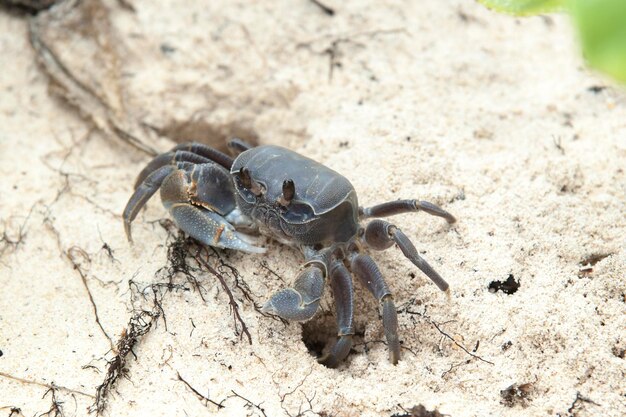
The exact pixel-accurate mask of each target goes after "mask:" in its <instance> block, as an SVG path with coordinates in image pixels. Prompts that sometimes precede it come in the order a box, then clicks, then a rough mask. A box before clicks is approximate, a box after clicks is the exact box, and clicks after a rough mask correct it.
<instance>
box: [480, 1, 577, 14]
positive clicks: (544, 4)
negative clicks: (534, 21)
mask: <svg viewBox="0 0 626 417" xmlns="http://www.w3.org/2000/svg"><path fill="white" fill-rule="evenodd" d="M478 1H479V2H480V3H482V4H484V5H485V6H487V7H489V8H490V9H494V10H497V11H499V12H504V13H511V14H514V15H518V16H526V15H531V14H539V13H547V12H554V11H558V10H561V9H563V6H564V5H565V3H566V2H567V0H478Z"/></svg>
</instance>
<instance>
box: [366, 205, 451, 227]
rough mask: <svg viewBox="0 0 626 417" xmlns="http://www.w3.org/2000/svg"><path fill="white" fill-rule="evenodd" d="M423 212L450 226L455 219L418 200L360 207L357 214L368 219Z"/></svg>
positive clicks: (440, 209)
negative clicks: (444, 221) (442, 220)
mask: <svg viewBox="0 0 626 417" xmlns="http://www.w3.org/2000/svg"><path fill="white" fill-rule="evenodd" d="M417 211H424V212H426V213H428V214H430V215H433V216H437V217H443V218H444V219H446V221H447V222H448V223H450V224H452V223H455V222H456V218H455V217H454V216H453V215H452V214H450V213H448V212H447V211H445V210H444V209H442V208H441V207H439V206H436V205H434V204H433V203H429V202H428V201H418V200H396V201H389V202H387V203H382V204H378V205H376V206H372V207H365V208H363V207H361V208H359V212H360V213H361V215H362V217H363V218H365V219H367V218H370V217H387V216H393V215H395V214H403V213H413V212H417Z"/></svg>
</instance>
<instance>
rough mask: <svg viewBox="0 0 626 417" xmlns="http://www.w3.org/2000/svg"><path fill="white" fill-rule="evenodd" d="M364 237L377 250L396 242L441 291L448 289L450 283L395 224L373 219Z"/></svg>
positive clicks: (405, 254)
mask: <svg viewBox="0 0 626 417" xmlns="http://www.w3.org/2000/svg"><path fill="white" fill-rule="evenodd" d="M364 238H365V243H367V245H368V246H370V247H371V248H373V249H376V250H385V249H387V248H388V247H390V246H391V245H393V244H394V243H396V244H397V245H398V247H399V248H400V250H401V251H402V253H403V254H404V256H406V257H407V258H408V259H409V260H410V261H411V262H413V264H414V265H415V266H417V267H418V268H419V269H420V270H421V271H422V272H423V273H424V274H426V276H427V277H428V278H430V279H431V280H432V281H433V282H434V283H435V284H436V285H437V287H439V289H440V290H441V291H447V290H448V288H449V285H448V283H447V282H446V281H445V280H444V279H443V278H441V275H439V274H438V273H437V271H435V270H434V269H433V268H432V267H431V266H430V265H429V264H428V262H426V260H424V258H422V257H421V256H420V255H419V253H417V249H415V246H413V243H411V241H410V240H409V238H408V237H407V236H406V235H405V234H404V233H403V232H402V230H400V229H398V228H397V227H396V226H395V225H393V224H391V223H389V222H386V221H384V220H373V221H371V222H370V223H369V224H368V225H367V227H366V229H365V237H364Z"/></svg>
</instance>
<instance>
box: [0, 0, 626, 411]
mask: <svg viewBox="0 0 626 417" xmlns="http://www.w3.org/2000/svg"><path fill="white" fill-rule="evenodd" d="M156 3H157V2H150V1H134V0H133V1H130V2H105V5H104V6H103V5H100V4H99V3H96V2H93V1H85V2H83V5H82V6H80V7H77V8H74V9H72V10H70V8H69V7H67V6H66V7H67V8H60V9H56V10H53V11H51V12H46V13H42V14H40V15H39V17H37V18H35V19H31V18H29V17H25V16H22V15H19V14H16V13H12V12H10V13H9V12H7V11H3V12H1V13H0V34H1V35H0V53H1V56H0V61H1V67H2V70H1V71H0V172H1V173H2V180H1V181H0V235H1V236H2V237H1V239H0V284H1V290H0V351H1V356H0V415H6V416H12V417H15V416H21V415H23V416H33V415H37V416H40V415H50V416H57V415H65V416H73V415H76V416H84V415H87V414H88V412H90V411H91V412H92V413H93V412H95V408H96V407H95V406H94V404H95V403H96V396H97V393H98V390H97V387H98V386H101V385H102V384H103V382H105V381H106V380H107V376H108V374H107V372H108V371H111V370H118V371H119V378H118V379H117V380H116V381H114V382H113V383H112V386H111V387H110V390H109V391H108V394H106V395H104V394H103V392H104V391H103V390H100V391H99V392H100V393H101V394H102V395H103V396H102V398H101V399H100V400H101V401H100V403H99V404H100V406H101V411H100V413H101V414H103V415H111V416H127V415H128V416H130V415H132V416H137V415H153V416H157V415H196V416H197V415H218V416H242V415H250V416H296V415H301V416H304V415H311V416H314V415H319V416H331V415H333V416H357V415H358V416H392V415H395V416H402V415H411V413H410V411H409V410H410V409H411V407H414V406H417V405H420V404H421V405H424V406H425V407H426V409H428V410H438V411H439V412H441V413H443V414H445V415H449V416H453V417H458V416H501V415H506V416H539V415H543V416H546V415H551V416H592V415H602V416H620V415H625V414H626V388H625V387H626V385H625V384H624V380H625V377H626V375H625V374H626V362H625V360H624V352H625V349H626V326H625V323H626V304H625V289H624V288H625V285H624V284H625V282H626V241H625V236H626V219H625V213H626V207H625V204H626V174H625V172H624V169H625V168H626V163H625V162H626V93H625V91H624V89H622V88H618V87H615V86H611V83H610V81H608V80H606V79H603V78H601V77H600V76H598V75H597V74H593V73H590V72H589V71H588V70H586V69H585V66H584V64H583V62H582V60H581V58H580V56H579V51H578V48H577V45H576V43H575V40H574V36H573V34H572V29H571V27H570V24H569V22H568V21H567V19H566V18H565V17H563V16H556V17H550V18H547V17H537V18H529V19H523V20H521V19H515V18H511V17H508V16H502V15H497V14H493V13H491V12H489V11H487V10H485V9H484V8H482V7H481V6H479V5H477V4H475V3H474V2H471V1H461V0H459V1H446V2H442V1H439V0H428V1H420V2H406V3H405V2H396V1H388V2H384V4H382V2H377V1H358V2H357V1H351V2H339V1H331V0H328V1H326V4H328V5H329V6H331V7H333V8H334V10H335V14H334V16H331V15H329V14H327V13H325V12H324V11H323V10H322V9H321V8H319V7H318V6H316V5H315V4H314V3H313V2H310V1H305V0H298V1H287V0H285V1H272V2H227V1H224V2H217V1H214V2H184V5H183V2H174V1H165V2H158V7H157V5H156ZM207 3H208V5H207ZM124 4H126V5H128V4H130V5H132V6H134V11H133V10H131V9H129V8H128V7H125V6H124ZM29 28H30V29H29ZM29 39H32V41H31V40H29ZM33 45H34V46H35V48H33ZM233 135H240V136H242V137H244V138H247V139H249V140H256V141H258V142H259V143H262V144H269V143H272V144H280V145H284V146H289V147H290V148H292V149H294V150H296V151H298V152H301V153H303V154H305V155H307V156H309V157H312V158H314V159H317V160H319V161H321V162H323V163H325V164H327V165H329V166H330V167H332V168H334V169H335V170H337V171H338V172H340V173H342V174H344V175H345V176H346V177H348V178H349V179H350V180H351V181H352V183H353V184H354V186H355V188H356V189H357V191H358V193H359V198H360V202H361V203H362V204H364V205H372V204H375V203H378V202H383V201H387V200H393V199H397V198H419V199H423V200H429V201H432V202H434V203H437V204H439V205H441V206H443V207H444V208H446V209H447V210H449V211H451V212H452V213H454V214H455V215H456V216H457V217H458V218H459V222H458V224H456V225H454V226H453V227H449V226H447V225H446V224H445V222H442V221H441V219H438V218H433V217H430V216H427V215H424V214H415V215H402V216H398V217H396V218H394V219H393V221H394V222H395V223H396V224H397V225H399V226H400V227H402V229H403V230H404V231H405V232H406V233H407V234H408V235H409V236H410V237H412V238H413V240H414V242H415V243H416V246H417V247H418V249H419V250H420V252H421V253H422V254H423V256H424V257H425V258H426V259H428V260H429V261H430V262H431V264H432V265H433V266H434V267H435V268H436V269H437V270H438V271H439V272H440V273H441V274H442V275H443V276H444V277H445V278H446V279H447V280H448V281H449V282H450V284H451V287H452V290H451V296H450V298H449V299H446V297H445V295H444V294H442V293H440V292H439V291H438V290H437V288H436V287H435V286H434V285H433V284H432V283H431V282H429V281H428V279H427V278H425V277H424V276H423V275H422V274H421V273H420V272H419V271H418V270H417V269H416V268H415V267H413V265H412V264H410V263H409V262H408V261H407V260H405V259H404V258H403V257H402V254H401V253H400V251H398V250H397V249H394V248H391V249H389V250H388V251H386V252H384V253H375V254H373V256H374V257H375V259H376V260H377V261H378V262H379V264H380V266H381V269H382V271H383V272H384V273H385V275H386V277H387V279H388V282H389V284H390V286H391V287H392V288H393V291H394V294H395V300H396V303H397V306H398V316H399V321H400V335H401V339H402V343H403V345H402V346H403V349H402V353H403V359H402V360H401V361H400V363H399V364H398V365H397V366H393V365H391V364H390V363H389V362H388V361H387V350H386V346H385V344H384V343H383V342H382V340H383V339H384V336H383V333H382V327H381V323H380V320H379V314H378V310H377V306H376V304H375V303H374V302H373V300H372V299H371V298H370V297H369V294H367V293H366V292H365V290H364V288H362V287H361V286H360V285H359V284H358V283H357V284H356V285H355V289H356V293H357V295H356V308H357V313H356V323H357V337H356V345H355V347H354V350H353V352H352V353H351V355H350V356H349V358H348V360H347V361H346V362H345V363H344V364H343V365H341V366H340V367H339V368H338V369H327V368H325V367H323V366H322V365H319V364H317V362H316V361H315V358H314V356H313V355H312V353H310V351H309V349H308V348H307V346H309V348H310V349H311V350H312V351H315V349H316V348H319V346H320V343H323V342H324V340H325V339H326V338H327V337H330V336H331V335H332V334H333V332H335V324H334V318H333V317H334V313H333V301H332V294H331V291H330V290H328V291H327V292H326V294H325V297H324V300H323V302H322V309H321V311H320V312H319V313H318V315H317V316H316V317H315V318H314V319H313V320H312V322H310V323H307V324H306V325H305V326H302V325H300V324H296V323H291V324H289V325H283V324H282V323H281V322H280V321H277V320H272V319H271V318H268V317H264V316H263V315H261V314H260V313H259V312H258V311H256V309H255V305H257V306H258V305H261V304H262V303H263V302H264V300H265V299H266V298H267V297H268V296H269V294H271V293H272V292H273V291H276V290H277V289H279V288H282V287H284V286H286V285H288V284H289V282H290V281H291V280H292V277H294V276H295V275H296V274H297V272H298V268H299V265H300V263H301V261H302V260H301V257H300V255H299V254H298V253H297V252H296V251H294V250H292V249H289V248H285V247H283V246H281V245H279V244H277V243H272V242H268V243H267V246H268V248H269V250H268V253H267V254H266V255H263V256H258V255H257V256H252V255H244V254H239V253H233V252H228V251H219V252H218V253H217V255H215V254H212V255H211V257H210V259H209V261H208V262H209V265H210V266H211V267H212V268H217V270H218V273H220V275H221V276H223V277H224V278H225V280H226V282H227V283H228V285H229V286H230V287H231V288H233V294H234V296H235V301H236V302H237V304H238V305H239V313H240V314H241V318H242V320H243V321H244V322H245V323H246V325H247V328H248V330H249V333H250V338H251V341H252V343H251V344H250V343H249V341H248V338H247V337H246V336H245V334H243V333H242V328H241V324H240V323H237V322H235V321H234V320H233V315H232V314H233V310H231V309H230V308H229V305H228V302H229V299H228V297H227V294H226V292H225V291H224V290H223V289H222V287H221V286H220V285H219V282H218V280H217V278H216V276H215V275H214V274H212V273H210V272H207V269H206V268H201V269H198V268H195V267H197V266H198V265H197V264H195V263H194V262H195V261H194V260H193V259H192V258H193V256H192V254H193V250H194V248H193V245H191V246H190V242H188V241H184V239H183V238H179V237H178V236H177V234H176V231H175V229H172V228H168V224H167V222H164V221H163V220H162V219H167V218H168V215H167V212H166V211H165V210H164V208H163V207H162V206H161V204H159V202H158V201H157V199H156V198H155V199H154V201H152V202H151V203H150V204H149V205H148V208H147V210H145V211H144V212H142V213H141V214H140V215H139V216H138V218H137V220H136V222H135V224H134V237H135V244H134V245H133V246H130V245H129V243H128V242H127V241H126V238H125V236H124V232H123V227H122V220H121V215H120V214H121V211H122V209H123V207H124V205H125V204H126V201H127V199H128V198H129V196H130V194H131V192H132V184H133V181H134V179H135V177H136V175H137V173H138V172H139V170H140V169H141V168H142V167H143V165H144V164H146V163H147V161H148V160H149V158H150V157H149V156H148V154H147V152H150V150H157V151H163V150H166V149H168V148H169V147H171V146H172V144H173V141H181V140H188V139H193V140H203V141H205V142H208V143H213V144H217V145H219V146H223V144H224V140H225V139H226V138H228V137H230V136H233ZM168 253H169V257H168ZM181 260H185V262H182V263H181ZM185 264H187V265H190V268H191V269H189V270H187V273H184V272H180V271H181V270H184V269H185ZM226 265H230V266H233V267H235V268H236V270H237V271H238V275H235V274H234V273H233V272H232V270H230V269H229V268H228V267H227V266H226ZM509 276H512V280H513V281H515V282H518V283H519V284H520V285H519V288H518V289H517V291H516V292H514V293H512V294H506V293H504V292H503V291H501V290H499V291H496V292H493V291H490V290H489V287H490V285H491V286H492V287H493V286H497V285H498V284H497V281H500V282H504V281H506V280H507V278H508V277H509ZM194 279H195V280H197V281H195V280H194ZM196 283H197V284H198V285H196ZM236 283H239V285H240V287H239V288H238V287H236ZM168 285H169V287H168ZM168 288H169V289H168ZM244 291H245V292H246V293H249V295H250V297H251V299H247V298H246V297H245V296H244ZM120 341H121V342H120ZM305 341H306V344H305ZM131 347H132V352H131ZM121 357H125V361H124V363H123V366H120V367H119V369H117V368H115V366H114V365H115V364H116V363H119V362H115V361H116V360H119V358H121ZM112 364H113V365H112ZM513 384H516V386H517V387H518V388H517V391H515V392H512V391H511V390H509V391H508V394H509V395H507V391H506V389H507V388H508V387H510V386H511V385H513ZM192 388H193V389H192ZM194 390H195V392H194ZM503 391H504V392H503ZM209 400H210V401H209ZM416 415H417V413H416Z"/></svg>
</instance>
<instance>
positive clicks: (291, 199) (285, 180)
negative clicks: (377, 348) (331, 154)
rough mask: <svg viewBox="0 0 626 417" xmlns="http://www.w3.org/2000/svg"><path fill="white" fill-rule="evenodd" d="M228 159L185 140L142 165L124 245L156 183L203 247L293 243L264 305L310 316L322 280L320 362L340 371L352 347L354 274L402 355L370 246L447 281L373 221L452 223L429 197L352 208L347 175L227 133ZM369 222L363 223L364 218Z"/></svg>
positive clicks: (393, 229)
mask: <svg viewBox="0 0 626 417" xmlns="http://www.w3.org/2000/svg"><path fill="white" fill-rule="evenodd" d="M228 146H229V148H230V150H232V151H233V154H234V155H236V156H235V158H234V159H233V158H232V157H231V156H229V155H227V154H225V153H223V152H220V151H218V150H216V149H214V148H211V147H209V146H206V145H203V144H200V143H184V144H181V145H178V146H176V147H174V148H173V149H171V151H170V152H167V153H163V154H161V155H158V156H157V157H155V158H154V159H153V160H152V161H150V163H148V165H147V166H146V167H145V168H144V169H143V170H142V171H141V173H140V174H139V176H138V178H137V181H136V183H135V191H134V193H133V195H132V196H131V198H130V200H129V201H128V204H127V205H126V208H125V209H124V214H123V218H124V225H125V230H126V235H127V237H128V239H129V241H131V242H132V237H131V222H132V221H133V220H134V219H135V217H136V216H137V213H138V212H139V211H140V210H141V208H142V207H143V206H144V205H145V204H146V202H147V201H148V200H149V199H150V197H151V196H152V195H153V194H154V193H155V192H156V191H157V190H159V189H160V192H161V200H162V202H163V205H164V206H165V208H166V209H167V210H168V211H169V212H170V214H171V216H172V217H173V218H174V220H175V222H176V224H177V225H178V227H179V228H180V229H182V230H183V231H184V232H185V233H187V234H188V235H190V236H191V237H193V238H195V239H196V240H198V241H200V242H201V243H203V244H205V245H209V246H212V247H216V248H223V249H233V250H238V251H243V252H248V253H253V254H262V253H264V252H265V251H266V249H265V248H263V247H260V246H258V238H259V235H265V236H268V237H270V238H272V239H274V240H277V241H279V242H281V243H284V244H287V245H290V246H294V247H296V248H298V249H300V250H301V252H302V253H303V255H304V260H305V262H304V264H303V266H302V269H301V272H300V273H299V274H298V275H297V276H296V278H295V280H294V282H293V286H292V287H291V288H285V289H282V290H280V291H278V292H276V293H274V294H273V295H272V296H271V297H270V298H269V300H268V301H267V302H266V303H265V304H264V306H263V309H262V311H263V312H265V313H269V314H274V315H277V316H279V317H281V318H283V319H286V320H291V321H300V322H303V321H307V320H309V319H311V318H312V317H313V315H314V314H315V312H316V311H317V309H318V307H319V305H320V300H321V298H322V294H323V291H324V287H325V283H326V281H329V282H330V286H331V288H332V292H333V297H334V301H335V309H336V321H337V327H338V331H337V339H336V340H334V342H332V343H329V346H330V348H329V349H327V351H326V353H325V354H323V355H322V356H321V357H320V358H318V361H319V362H320V363H322V364H324V365H326V366H328V367H331V368H334V367H337V366H338V365H339V364H340V363H341V362H342V361H343V360H344V359H345V358H346V357H347V356H348V354H349V352H350V349H351V348H352V344H353V340H352V339H353V336H354V333H355V329H354V319H353V318H354V295H353V293H354V291H353V282H352V274H354V275H355V276H356V277H357V278H358V279H359V280H360V281H361V283H362V284H363V286H364V287H365V288H367V289H368V290H369V292H370V293H371V294H372V295H373V296H374V298H375V299H376V300H377V301H378V302H379V303H380V308H382V324H383V329H384V333H385V338H386V340H387V345H388V350H389V360H390V362H391V363H393V364H394V365H395V364H396V363H397V362H398V360H399V359H400V340H399V338H398V318H397V312H396V307H395V304H394V301H393V296H392V293H391V290H390V289H389V286H388V285H387V283H386V282H385V279H384V278H383V274H382V273H381V271H380V269H379V268H378V266H377V265H376V263H375V262H374V260H373V259H372V258H371V257H370V256H369V255H368V254H367V249H373V250H379V251H382V250H385V249H387V248H389V247H391V246H393V245H394V244H395V245H397V246H398V247H399V248H400V250H401V251H402V253H403V254H404V256H405V257H406V258H408V259H409V260H410V261H411V262H412V263H413V264H414V265H415V266H417V267H418V268H419V269H420V270H421V271H422V272H423V273H424V274H425V275H426V276H427V277H429V278H430V279H431V280H432V281H433V282H434V283H435V284H436V285H437V286H438V287H439V289H441V290H442V291H448V284H447V282H446V281H445V280H444V279H443V278H441V276H440V275H439V274H438V273H437V272H436V271H435V270H434V269H433V268H432V267H431V266H430V265H429V264H428V263H427V262H426V261H425V260H424V259H423V258H422V257H421V256H420V255H419V253H418V251H417V250H416V249H415V246H414V245H413V244H412V243H411V241H410V240H409V238H408V237H407V236H406V235H405V234H404V233H403V232H402V230H400V228H399V227H397V226H395V225H394V224H392V223H389V222H387V221H385V220H382V219H380V217H386V216H391V215H395V214H401V213H409V212H418V211H423V212H425V213H428V214H431V215H434V216H439V217H442V218H443V219H445V220H446V221H447V222H448V223H450V224H451V223H454V222H455V221H456V219H455V218H454V216H452V215H451V214H450V213H448V212H447V211H445V210H443V209H441V208H439V207H438V206H436V205H434V204H432V203H429V202H427V201H418V200H396V201H390V202H386V203H382V204H379V205H375V206H372V207H361V206H359V203H358V199H357V193H356V191H355V189H354V187H353V186H352V184H351V183H350V181H348V179H346V178H345V177H344V176H342V175H341V174H339V173H337V172H335V171H333V170H332V169H330V168H328V167H326V166H324V165H322V164H320V163H318V162H316V161H314V160H312V159H309V158H307V157H305V156H303V155H300V154H298V153H296V152H294V151H291V150H289V149H286V148H283V147H279V146H274V145H262V146H256V147H253V146H251V145H249V144H247V143H245V142H243V141H242V140H239V139H234V140H232V141H230V142H229V144H228ZM368 219H373V220H371V221H369V223H367V224H366V225H363V224H362V223H363V222H364V221H365V220H368Z"/></svg>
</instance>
